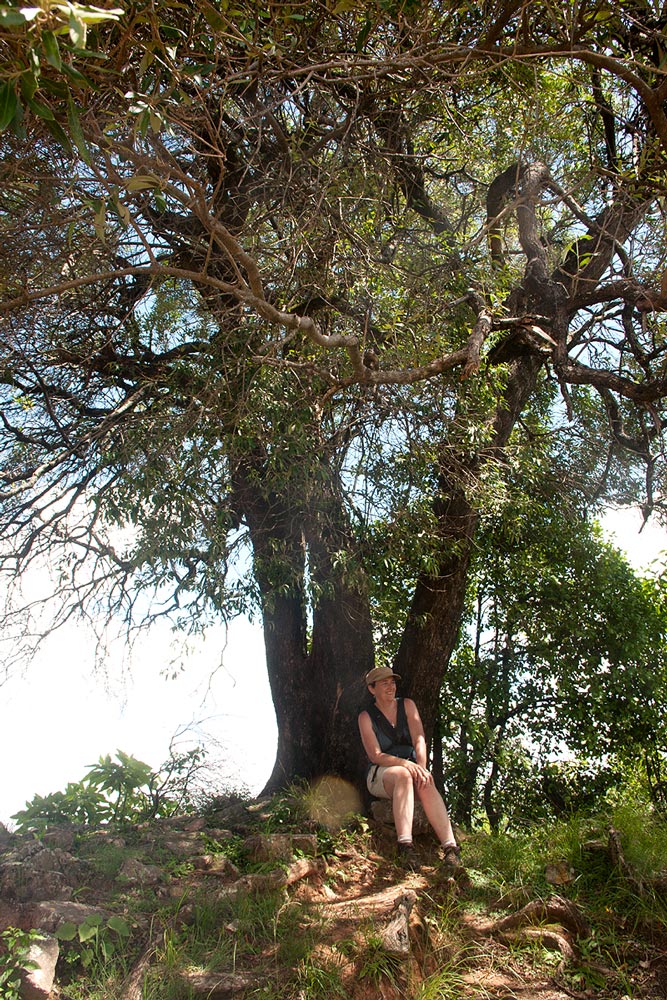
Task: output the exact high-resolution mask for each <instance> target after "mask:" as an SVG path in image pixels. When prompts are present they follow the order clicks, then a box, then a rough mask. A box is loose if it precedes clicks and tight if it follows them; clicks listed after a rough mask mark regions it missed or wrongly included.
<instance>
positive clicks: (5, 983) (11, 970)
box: [0, 927, 39, 1000]
mask: <svg viewBox="0 0 667 1000" xmlns="http://www.w3.org/2000/svg"><path fill="white" fill-rule="evenodd" d="M38 938H39V934H38V933H37V932H36V931H21V930H18V928H16V927H8V928H7V929H6V930H4V931H0V997H2V1000H21V997H22V995H23V994H22V991H21V973H22V971H23V970H24V969H34V968H35V967H36V966H35V963H34V962H31V961H30V960H29V959H28V954H29V952H30V946H31V945H32V943H33V942H34V941H36V940H37V939H38Z"/></svg>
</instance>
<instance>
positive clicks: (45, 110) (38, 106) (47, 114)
mask: <svg viewBox="0 0 667 1000" xmlns="http://www.w3.org/2000/svg"><path fill="white" fill-rule="evenodd" d="M26 101H27V103H28V107H30V109H31V110H32V111H34V112H35V114H36V115H37V116H38V117H39V118H43V119H44V120H45V121H49V122H51V121H54V120H55V118H54V114H53V111H52V110H51V108H50V107H49V106H48V105H47V104H42V103H41V101H35V100H34V98H32V97H26Z"/></svg>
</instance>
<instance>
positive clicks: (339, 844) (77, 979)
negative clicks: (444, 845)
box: [0, 802, 667, 1000]
mask: <svg viewBox="0 0 667 1000" xmlns="http://www.w3.org/2000/svg"><path fill="white" fill-rule="evenodd" d="M267 818H268V820H271V813H270V812H266V811H265V804H262V803H258V804H255V805H254V806H251V807H248V806H247V805H245V804H243V803H240V802H235V803H228V804H227V805H226V806H225V807H224V808H220V809H219V810H218V811H217V812H214V813H211V814H209V815H207V816H206V817H204V816H196V817H193V816H186V817H176V818H170V819H165V820H155V821H152V822H151V823H147V824H143V825H139V826H134V827H131V828H128V829H126V830H124V831H122V832H121V831H118V830H116V831H111V830H109V829H100V830H97V831H85V832H83V831H81V830H79V829H75V828H73V827H66V828H61V829H53V830H50V831H48V832H47V833H45V834H43V835H42V836H41V837H36V836H33V835H22V836H17V835H14V834H10V833H8V832H7V831H4V830H3V831H0V931H2V930H4V929H6V928H8V927H18V928H22V929H25V930H29V929H33V928H38V929H39V930H40V934H41V938H40V940H39V941H38V942H36V943H35V945H34V946H33V951H32V957H33V958H34V959H35V960H36V961H37V962H38V967H37V968H36V969H33V970H31V971H30V972H29V973H27V974H26V975H25V976H24V978H23V983H22V986H21V996H22V997H24V998H26V1000H46V998H53V1000H55V998H61V1000H70V998H73V1000H79V998H83V997H88V996H90V997H94V998H98V997H100V998H101V997H105V998H106V997H109V998H111V997H117V998H120V1000H145V998H148V1000H152V998H154V1000H172V998H176V1000H177V998H179V997H182V998H183V1000H186V998H194V997H199V996H201V997H207V998H209V1000H216V998H223V997H240V998H243V997H252V996H255V997H260V996H262V997H267V998H277V997H285V998H292V997H294V998H298V1000H301V998H303V1000H313V998H317V997H320V996H328V995H339V996H347V997H350V998H353V1000H370V998H371V997H373V998H377V997H382V998H385V1000H394V998H396V1000H398V998H405V1000H410V998H413V997H414V998H420V1000H429V998H431V997H433V998H437V997H443V998H444V997H470V998H477V997H479V998H487V1000H488V998H510V997H513V998H522V1000H561V998H566V997H582V998H583V997H599V998H600V1000H610V998H614V997H619V998H621V997H626V996H632V997H633V998H640V997H642V998H643V997H665V996H667V935H665V934H664V928H663V927H662V924H661V921H660V920H656V921H652V922H649V923H647V925H646V927H645V928H644V929H643V931H642V929H641V928H638V927H637V926H633V928H632V931H630V930H629V929H628V932H627V934H626V939H627V940H626V948H625V950H624V952H623V956H622V962H619V961H617V960H612V959H614V956H612V955H611V954H609V955H607V956H606V958H605V956H604V955H603V954H602V952H601V950H600V949H599V948H597V949H594V950H592V948H591V941H592V940H594V937H595V928H594V927H592V926H591V923H590V921H589V919H588V917H587V915H586V914H585V913H584V912H583V910H582V909H581V908H580V906H578V905H576V904H575V903H574V902H572V901H570V900H569V899H568V898H567V889H568V885H569V883H570V882H571V881H572V879H573V878H575V877H576V873H574V872H573V871H572V870H571V869H570V867H569V866H568V864H567V863H566V862H565V861H563V862H562V863H561V864H560V865H559V864H554V865H552V866H551V869H552V870H551V871H550V872H547V873H546V875H547V883H548V884H549V885H550V887H551V888H550V891H549V894H548V895H546V896H545V897H544V898H534V897H533V895H532V894H531V892H530V891H529V890H527V889H526V890H522V889H521V888H518V889H517V888H515V889H514V890H513V891H512V892H510V893H507V894H505V898H502V897H499V896H498V895H497V894H496V895H495V897H494V896H493V894H491V895H490V894H489V892H488V888H487V890H485V891H484V892H481V891H480V890H479V887H478V885H477V882H478V881H479V879H478V873H476V872H475V871H474V870H472V869H465V868H464V869H458V870H455V869H451V868H447V867H445V866H444V865H443V864H442V862H441V860H440V858H439V856H438V853H437V851H436V848H435V845H434V844H433V843H432V841H431V840H430V839H429V838H428V837H424V838H422V839H420V841H419V843H418V853H419V864H418V866H417V868H416V869H415V870H404V869H402V868H400V867H399V866H398V865H397V863H396V858H395V854H394V848H393V839H392V835H391V831H389V830H388V829H387V827H386V825H385V824H383V823H382V822H377V823H372V824H371V826H370V829H368V830H366V829H364V830H358V831H356V832H355V833H351V834H348V835H345V836H342V837H341V836H339V837H333V836H331V837H325V838H324V839H323V838H322V836H321V835H320V836H317V835H316V833H315V832H314V830H313V829H312V828H308V827H309V824H305V829H304V830H303V831H302V832H295V831H294V830H291V831H281V830H278V831H276V830H275V829H273V830H271V829H270V827H271V825H272V824H271V822H268V821H267ZM273 825H274V826H275V824H273ZM617 847H618V845H617ZM596 849H598V850H599V851H600V852H601V853H604V852H605V851H607V853H609V845H606V846H605V845H598V846H597V848H596ZM619 849H620V848H619ZM239 857H242V858H243V864H239ZM463 858H464V859H465V858H466V848H465V844H464V851H463ZM621 862H622V857H621V858H619V857H618V856H617V857H616V858H615V859H614V858H612V857H608V863H609V864H610V865H615V866H616V870H617V871H619V865H620V864H621ZM620 874H621V875H622V876H624V877H626V878H631V877H632V874H631V873H630V872H629V871H626V872H625V873H623V872H622V870H621V872H620ZM636 891H637V892H641V891H642V886H641V885H640V884H639V883H638V884H637V886H636ZM268 898H271V899H274V898H275V899H277V900H278V903H277V909H276V910H275V913H274V916H273V918H272V926H273V930H272V932H267V933H264V934H261V933H260V932H259V931H258V930H256V929H254V928H253V927H252V920H253V916H252V913H251V911H250V910H249V909H248V908H247V907H246V909H245V910H244V913H245V916H244V915H243V914H241V911H240V910H239V911H238V912H237V911H236V910H235V909H234V907H235V906H238V905H239V904H240V902H241V901H243V900H262V899H268ZM203 906H206V907H208V908H209V909H210V910H211V912H213V910H215V912H216V913H217V914H218V918H217V919H218V920H219V924H220V926H218V927H217V928H216V934H217V936H218V938H219V939H223V940H222V943H221V945H220V944H219V945H218V949H220V947H222V946H228V950H227V952H224V951H222V952H221V951H220V950H218V952H217V955H218V958H217V959H216V961H213V960H210V961H206V960H201V959H200V961H199V962H195V961H188V962H184V961H182V962H180V964H179V963H178V962H177V963H174V962H173V961H171V962H170V964H169V968H168V974H167V972H166V971H165V973H164V976H163V979H162V985H160V983H161V980H160V975H161V971H160V970H161V968H162V966H164V969H165V970H166V968H167V965H166V963H167V962H168V955H167V952H168V949H167V947H166V944H165V942H168V941H171V942H173V941H175V940H178V941H179V942H180V946H181V948H182V947H183V943H184V942H186V943H187V937H188V934H189V933H192V934H193V935H194V934H195V931H194V930H193V928H195V927H197V926H198V922H199V923H201V912H202V907H203ZM225 907H227V909H225ZM211 908H212V909H211ZM216 908H217V909H216ZM258 913H259V911H258ZM222 914H227V916H223V915H222ZM248 914H250V915H248ZM255 919H256V922H257V923H259V922H261V920H265V917H262V918H260V917H259V916H257V917H256V918H255ZM114 921H115V923H114ZM244 921H245V922H244ZM649 924H650V926H649ZM67 927H70V928H72V935H74V930H75V929H77V930H78V929H79V928H81V927H86V928H87V927H91V928H92V931H91V934H92V935H93V938H92V940H93V944H95V945H97V946H100V945H101V943H103V939H104V937H103V932H105V931H107V932H108V933H107V936H108V937H109V939H111V938H112V937H114V934H112V931H114V930H115V933H116V947H115V951H116V954H117V955H118V953H119V951H121V952H122V953H123V957H124V958H125V959H126V961H125V964H124V966H123V972H122V975H119V974H118V972H116V975H115V979H114V980H113V982H111V980H109V985H108V986H107V987H106V993H105V992H104V990H101V988H100V987H99V985H98V986H95V988H93V986H92V984H91V983H89V984H88V986H85V985H83V984H85V982H86V971H85V969H82V967H81V966H80V965H77V964H76V962H74V961H73V959H72V955H73V950H74V946H75V945H78V946H79V947H81V942H80V941H79V937H78V936H75V937H74V942H73V943H72V940H71V935H70V939H69V940H68V935H67V933H65V932H64V931H63V928H65V929H66V928H67ZM123 927H126V928H127V933H126V932H125V930H123ZM95 928H97V930H95ZM269 930H270V929H269ZM121 931H122V933H121ZM306 940H307V942H308V943H307V948H306V945H305V942H306ZM224 954H228V955H233V960H232V959H229V960H227V959H225V958H224V957H223V958H221V957H220V956H221V955H224ZM96 957H97V959H99V958H100V955H99V953H97V955H96ZM98 965H99V963H98ZM114 968H117V967H114ZM304 969H305V970H306V971H307V973H308V975H306V974H305V973H304ZM624 969H625V972H624V971H623V970H624ZM322 970H326V975H327V976H328V977H329V980H328V982H329V986H327V979H326V977H325V976H324V972H323V971H322ZM97 971H98V972H99V968H98V970H97ZM95 989H98V992H95ZM429 991H430V992H429ZM3 1000H4V998H3Z"/></svg>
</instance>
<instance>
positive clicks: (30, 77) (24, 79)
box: [21, 69, 38, 101]
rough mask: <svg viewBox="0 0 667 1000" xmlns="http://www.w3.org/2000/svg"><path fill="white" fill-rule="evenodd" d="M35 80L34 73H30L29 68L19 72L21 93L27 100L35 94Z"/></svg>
mask: <svg viewBox="0 0 667 1000" xmlns="http://www.w3.org/2000/svg"><path fill="white" fill-rule="evenodd" d="M37 86H38V84H37V80H36V78H35V74H34V73H31V72H30V70H29V69H26V70H24V71H23V73H21V94H22V95H23V97H24V98H25V99H26V101H29V100H30V99H31V98H32V97H34V96H35V91H36V90H37Z"/></svg>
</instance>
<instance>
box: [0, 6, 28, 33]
mask: <svg viewBox="0 0 667 1000" xmlns="http://www.w3.org/2000/svg"><path fill="white" fill-rule="evenodd" d="M25 23H26V18H25V17H24V15H23V13H22V12H21V11H20V10H16V9H15V8H14V7H0V24H2V26H3V28H18V27H22V26H23V25H24V24H25Z"/></svg>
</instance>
